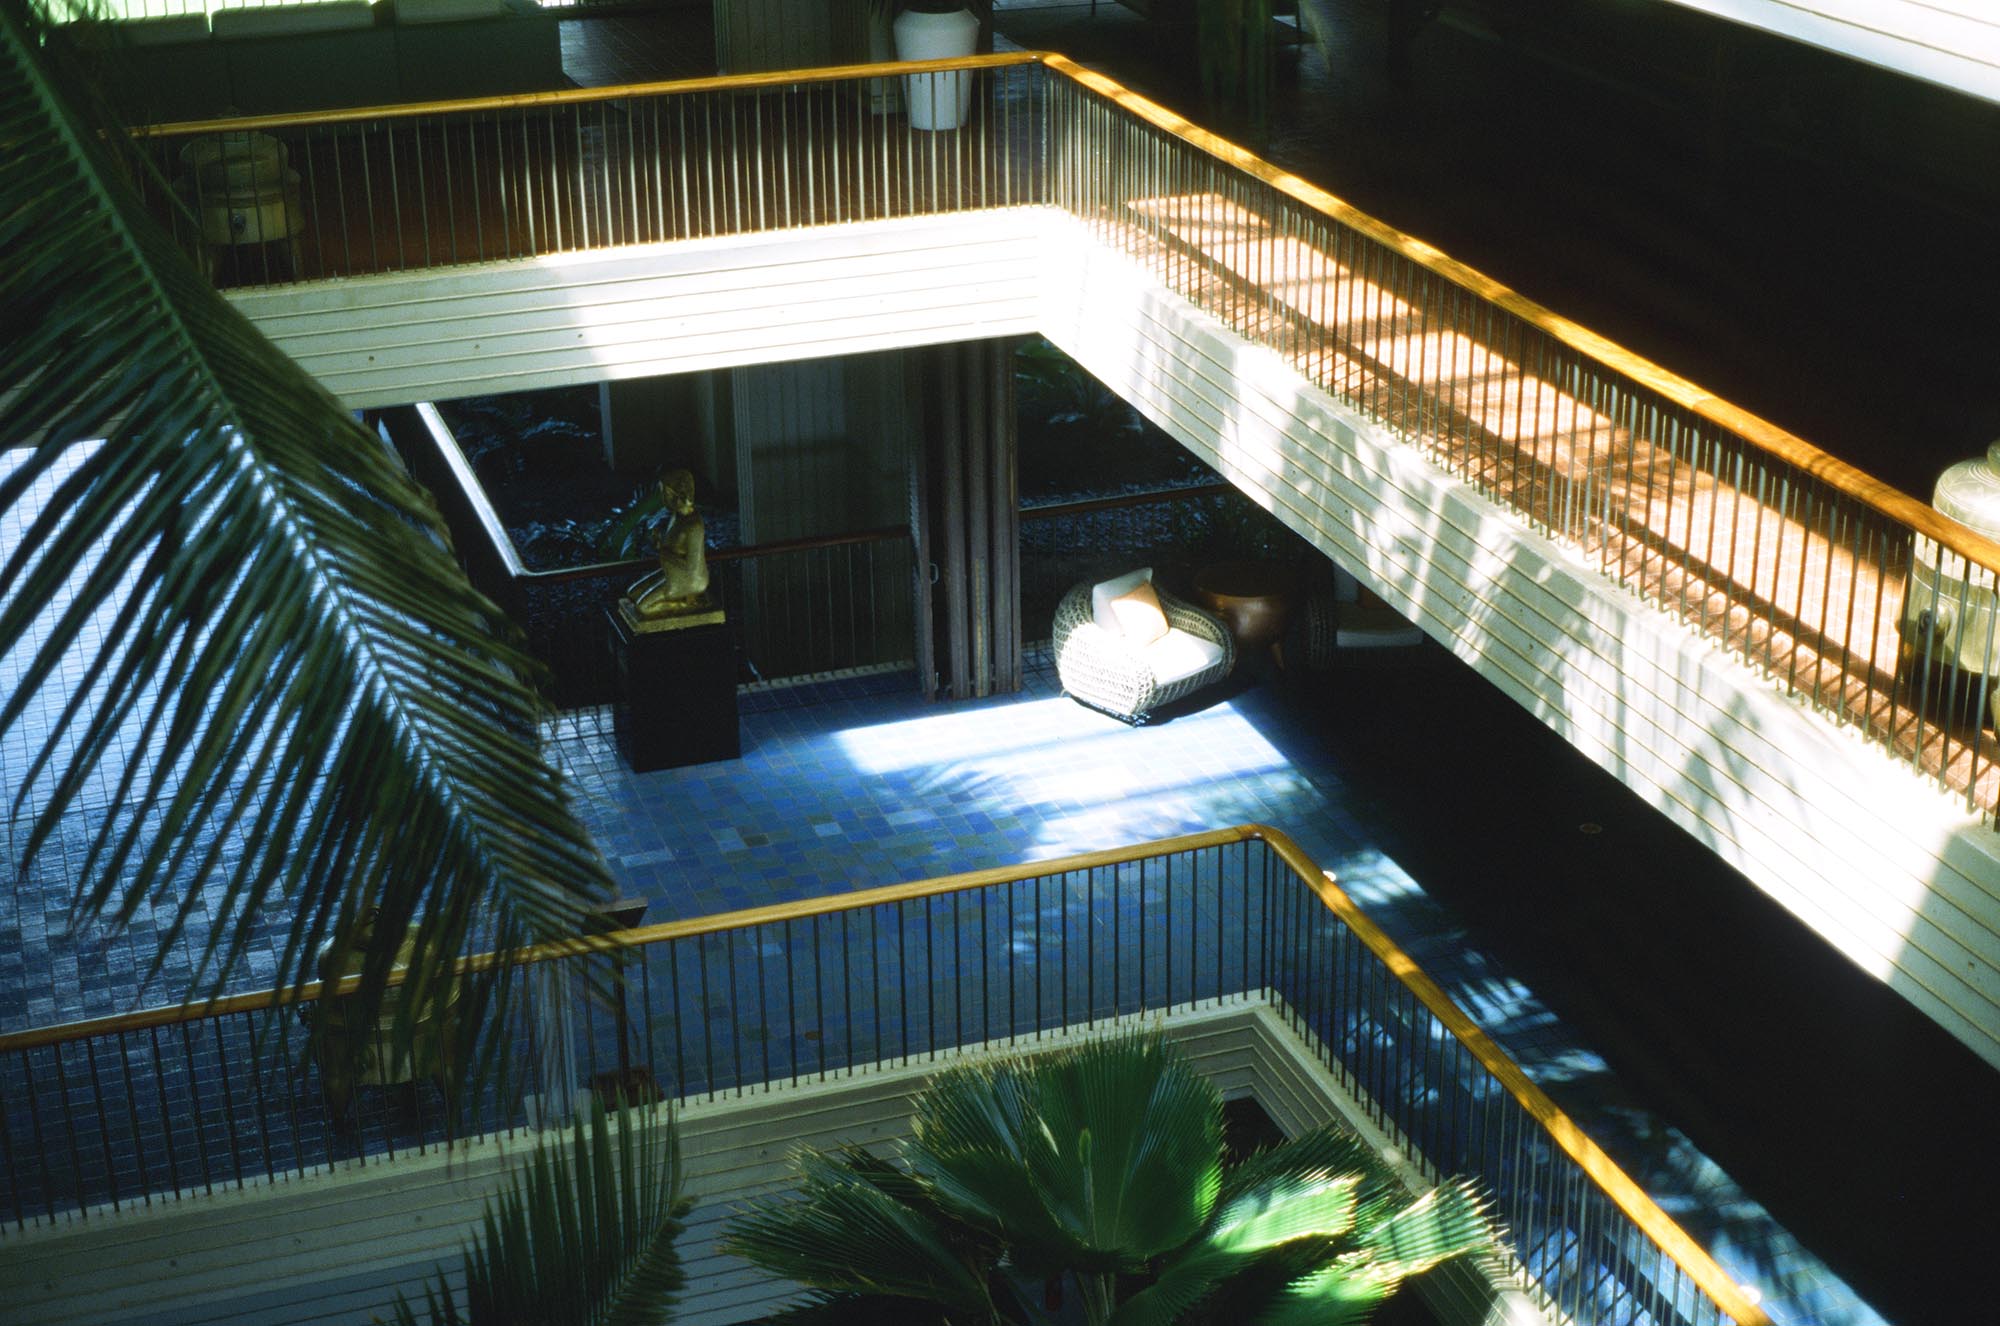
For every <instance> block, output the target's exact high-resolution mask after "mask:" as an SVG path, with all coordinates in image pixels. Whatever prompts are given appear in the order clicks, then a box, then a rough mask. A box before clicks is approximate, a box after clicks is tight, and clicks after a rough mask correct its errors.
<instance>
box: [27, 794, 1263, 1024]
mask: <svg viewBox="0 0 2000 1326" xmlns="http://www.w3.org/2000/svg"><path fill="white" fill-rule="evenodd" d="M1258 836H1260V835H1259V834H1258V833H1257V832H1255V831H1254V830H1250V829H1242V828H1235V829H1210V830H1208V831H1206V832H1203V833H1192V834H1183V835H1181V836H1180V837H1176V838H1165V839H1160V840H1158V841H1155V842H1149V843H1134V844H1132V845H1131V846H1128V847H1113V848H1106V849H1104V850H1102V851H1096V852H1083V853H1079V854H1076V855H1073V856H1065V857H1058V858H1054V859H1051V860H1047V861H1029V862H1024V863H1022V864H1020V865H1015V866H994V867H990V868H988V869H985V870H972V871H964V872H961V873H959V874H956V875H940V876H937V877H935V878H932V879H923V880H913V881H910V882H907V883H903V884H884V885H879V886H877V887H875V888H872V889H861V890H858V891H856V892H854V893H840V894H831V895H828V896H825V897H820V898H808V899H804V900H801V901H797V902H785V903H773V904H772V905H770V906H767V907H750V908H745V909H742V910H739V911H734V912H719V913H715V914H713V915H709V916H703V917H696V918H693V919H690V920H684V921H662V922H659V923H658V924H655V925H646V926H638V927H635V928H632V929H629V930H613V931H610V932H608V933H605V934H601V935H581V936H578V937H576V938H574V939H564V940H557V941H554V942H551V943H546V944H536V945H531V946H529V947H527V948H522V949H516V950H514V951H512V952H511V953H479V954H474V955H473V956H471V957H465V958H460V959H459V960H458V961H457V963H456V964H455V965H454V968H453V970H454V971H456V972H459V973H465V972H474V971H488V970H491V969H492V968H493V967H495V966H498V965H499V964H500V963H502V962H510V963H513V964H515V965H519V966H525V965H527V964H529V963H535V962H547V961H549V960H550V959H553V958H573V957H582V956H585V955H588V954H592V953H612V952H618V951H621V950H624V949H633V948H643V947H645V946H646V945H648V944H657V943H660V942H662V941H665V940H671V939H689V938H692V937H694V936H697V935H711V934H719V933H721V932H723V931H726V930H742V929H749V928H751V927H754V926H760V925H770V924H773V923H775V922H781V921H798V920H804V919H806V918H808V917H813V916H827V915H831V914H833V913H835V912H843V911H849V910H852V909H855V908H861V907H876V906H880V905H882V904H883V903H892V902H905V901H908V900H909V899H912V898H925V897H942V896H943V895H945V894H950V893H963V892H966V891H967V890H970V889H979V888H987V887H990V886H991V885H994V884H1011V883H1016V882H1018V881H1020V880H1024V879H1033V878H1034V877H1035V876H1037V875H1051V874H1062V873H1066V872H1070V871H1078V870H1094V869H1098V868H1101V867H1103V866H1111V865H1122V864H1123V863H1125V862H1127V861H1137V860H1140V859H1141V858H1144V857H1151V856H1166V855H1171V854H1173V853H1175V852H1189V851H1196V850H1199V849H1200V848H1204V847H1216V846H1220V845H1222V844H1224V843H1232V842H1242V841H1245V840H1246V839H1248V838H1254V837H1258ZM402 982H403V975H402V973H401V972H400V971H391V972H390V973H389V977H388V980H387V982H386V984H388V985H391V986H394V985H400V984H402ZM360 985H361V978H360V977H359V976H348V977H344V978H342V979H341V980H340V981H338V982H324V981H307V982H305V983H303V984H300V985H291V986H280V987H277V988H275V989H270V990H254V991H250V992H247V993H245V994H237V995H222V996H220V997H218V998H215V999H210V1000H205V1001H203V1002H200V1003H190V1004H162V1005H158V1006H156V1007H153V1008H143V1009H136V1010H134V1011H132V1012H130V1013H113V1014H110V1015H109V1016H106V1017H99V1018H85V1019H82V1020H79V1021H76V1022H64V1023H58V1024H55V1025H52V1026H47V1027H36V1028H32V1029H30V1030H26V1031H13V1032H6V1033H4V1034H0V1054H7V1053H10V1052H13V1051H16V1050H33V1049H40V1048H42V1047H44V1046H49V1045H58V1044H67V1043H69V1042H72V1041H79V1040H85V1039H88V1038H90V1037H92V1036H109V1035H115V1034H117V1033H119V1032H128V1031H144V1030H147V1029H149V1028H152V1027H163V1026H169V1025H172V1024H174V1023H179V1022H198V1021H201V1020H203V1019H205V1018H213V1017H226V1016H228V1015H230V1014H232V1013H258V1012H262V1011H264V1010H265V1009H270V1008H282V1007H284V1006H286V1005H288V1004H300V1003H308V1002H310V1001H312V1000H315V999H320V998H323V997H328V996H338V995H344V994H350V993H352V992H353V991H355V990H357V989H359V988H360Z"/></svg>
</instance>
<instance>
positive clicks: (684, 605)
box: [618, 470, 722, 631]
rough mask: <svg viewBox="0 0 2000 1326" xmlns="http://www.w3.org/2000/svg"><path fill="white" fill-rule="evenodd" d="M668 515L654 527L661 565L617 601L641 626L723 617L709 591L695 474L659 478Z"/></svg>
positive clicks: (704, 529)
mask: <svg viewBox="0 0 2000 1326" xmlns="http://www.w3.org/2000/svg"><path fill="white" fill-rule="evenodd" d="M660 498H661V501H662V502H663V504H664V505H665V506H666V508H667V518H666V519H665V520H663V521H661V522H660V524H659V525H658V526H657V527H655V528H654V530H653V546H654V547H655V548H656V549H658V550H659V554H660V569H659V570H657V571H652V572H649V573H647V574H646V575H643V576H641V577H639V579H637V580H635V581H633V582H632V585H631V587H630V588H628V589H627V590H626V591H625V597H624V598H622V599H620V600H619V601H618V606H619V609H620V610H621V611H623V612H624V614H625V620H627V621H628V622H630V623H632V625H633V627H634V628H635V629H638V630H641V631H660V630H667V629H670V628H672V627H675V626H693V625H696V624H698V623H701V622H711V621H720V620H721V619H722V614H721V613H720V612H719V611H717V609H716V607H715V604H714V603H713V602H712V601H711V600H710V598H709V596H708V529H707V527H706V526H705V525H703V524H702V520H701V516H700V515H699V514H698V513H697V512H696V511H695V509H694V475H692V474H690V473H689V472H688V471H686V470H674V471H672V472H671V473H669V474H666V475H664V476H663V477H662V478H661V479H660Z"/></svg>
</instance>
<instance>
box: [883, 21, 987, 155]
mask: <svg viewBox="0 0 2000 1326" xmlns="http://www.w3.org/2000/svg"><path fill="white" fill-rule="evenodd" d="M895 30H896V58H897V59H898V60H948V59H954V58H956V57H958V56H962V55H970V54H972V53H973V51H974V50H976V49H977V48H978V46H979V20H978V19H976V18H974V17H973V16H972V15H971V13H970V12H968V11H967V10H963V9H960V10H957V11H955V12H953V13H949V14H920V13H917V12H916V11H914V10H912V11H909V12H907V13H904V14H900V15H898V16H897V18H896V29H895ZM903 100H904V102H905V103H906V104H907V105H908V106H909V108H910V127H911V128H912V129H956V128H958V126H959V125H961V124H963V123H965V117H966V115H967V113H968V112H969V111H970V110H971V109H972V73H971V71H970V70H963V69H955V70H951V71H949V72H947V73H941V74H907V75H905V76H904V79H903Z"/></svg>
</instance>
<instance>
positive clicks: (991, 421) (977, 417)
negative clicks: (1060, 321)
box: [911, 341, 1021, 699]
mask: <svg viewBox="0 0 2000 1326" xmlns="http://www.w3.org/2000/svg"><path fill="white" fill-rule="evenodd" d="M912 354H913V355H914V356H915V358H916V361H917V363H918V365H919V373H918V390H919V396H920V402H921V410H922V415H921V417H922V419H923V443H922V445H921V447H919V448H918V453H917V455H916V456H915V457H914V458H913V460H912V464H911V497H912V501H911V516H912V520H913V526H914V533H915V536H916V543H917V553H918V568H919V572H920V574H919V576H918V582H919V583H918V585H917V598H918V605H917V612H918V617H919V624H920V627H921V624H922V620H923V618H925V617H926V616H928V617H929V618H930V623H931V624H930V628H929V630H928V631H924V632H922V633H921V634H920V635H919V646H918V652H919V658H918V666H919V671H920V672H921V674H922V676H923V680H924V689H925V694H927V695H929V696H931V697H932V698H937V697H939V696H950V697H952V698H955V699H966V698H970V697H975V696H982V695H992V694H996V693H1002V692H1007V691H1016V690H1019V689H1020V687H1021V599H1020V537H1019V536H1020V519H1019V513H1018V506H1019V502H1018V486H1017V483H1016V457H1017V451H1018V449H1017V447H1016V444H1015V434H1014V373H1013V344H1012V342H1010V341H969V342H965V343H963V344H959V345H947V346H940V347H936V348H934V349H927V350H919V351H913V352H912ZM926 654H928V657H925V655H926Z"/></svg>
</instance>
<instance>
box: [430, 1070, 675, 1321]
mask: <svg viewBox="0 0 2000 1326" xmlns="http://www.w3.org/2000/svg"><path fill="white" fill-rule="evenodd" d="M689 1205H690V1203H689V1201H688V1199H687V1198H686V1197H685V1196H683V1195H682V1192H681V1162H680V1145H679V1141H678V1134H677V1133H676V1131H675V1128H674V1121H673V1117H672V1116H671V1115H670V1114H667V1113H665V1112H664V1111H661V1112H659V1113H658V1114H657V1115H655V1114H654V1113H653V1111H652V1110H650V1109H633V1108H625V1109H621V1110H619V1112H618V1118H617V1123H616V1126H615V1127H614V1126H613V1125H612V1121H611V1119H610V1116H608V1115H607V1114H606V1113H605V1112H604V1110H603V1108H602V1107H601V1106H600V1107H596V1108H593V1110H592V1112H591V1117H590V1126H589V1131H588V1132H586V1131H585V1128H584V1121H583V1120H582V1119H581V1118H578V1119H577V1120H576V1121H575V1123H574V1125H573V1129H572V1132H571V1135H570V1137H569V1139H568V1146H567V1148H565V1147H564V1146H563V1144H562V1143H561V1141H553V1142H552V1141H547V1140H545V1141H543V1142H542V1143H540V1144H538V1145H537V1146H536V1148H535V1154H534V1157H533V1159H532V1160H530V1161H529V1163H528V1164H527V1166H526V1167H525V1168H523V1169H522V1170H521V1171H519V1172H517V1173H516V1174H515V1175H514V1177H513V1179H512V1181H511V1182H510V1183H509V1184H508V1186H507V1189H506V1191H505V1192H503V1193H502V1194H501V1195H500V1197H499V1199H498V1200H497V1201H496V1202H489V1203H488V1204H487V1207H486V1217H485V1221H484V1223H483V1225H482V1228H481V1232H480V1234H479V1236H478V1237H477V1238H476V1239H474V1240H473V1242H472V1243H471V1244H470V1245H469V1246H468V1247H467V1248H466V1250H465V1267H464V1279H465V1293H464V1296H463V1300H462V1302H463V1308H462V1309H461V1306H460V1304H461V1298H460V1296H459V1295H458V1294H456V1293H454V1292H453V1289H452V1286H451V1281H450V1279H449V1277H447V1276H446V1275H445V1273H444V1271H443V1269H442V1268H440V1269H439V1271H438V1276H437V1282H436V1283H435V1284H434V1285H431V1286H429V1287H427V1289H426V1291H425V1312H426V1319H427V1320H429V1321H430V1322H431V1323H433V1326H457V1323H460V1322H470V1323H474V1324H475V1326H478V1324H479V1323H487V1322H534V1323H536V1326H572V1323H573V1324H574V1326H600V1324H601V1326H614V1324H615V1326H639V1324H640V1323H645V1322H660V1321H665V1320H666V1319H667V1316H668V1313H669V1310H670V1309H671V1308H672V1307H673V1304H674V1299H675V1296H676V1295H677V1294H678V1293H679V1292H680V1290H681V1288H682V1285H683V1284H684V1277H683V1275H682V1272H681V1261H680V1254H679V1252H678V1251H677V1250H676V1248H675V1245H674V1241H675V1240H676V1239H677V1238H679V1237H680V1234H681V1231H682V1229H683V1228H684V1221H683V1217H685V1216H686V1215H687V1212H688V1207H689ZM396 1320H397V1322H398V1323H400V1324H401V1326H416V1323H417V1321H418V1317H417V1314H416V1312H415V1310H414V1309H413V1308H412V1307H411V1306H410V1303H409V1301H408V1300H407V1299H405V1298H403V1297H401V1296H400V1295H399V1296H398V1297H397V1301H396Z"/></svg>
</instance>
